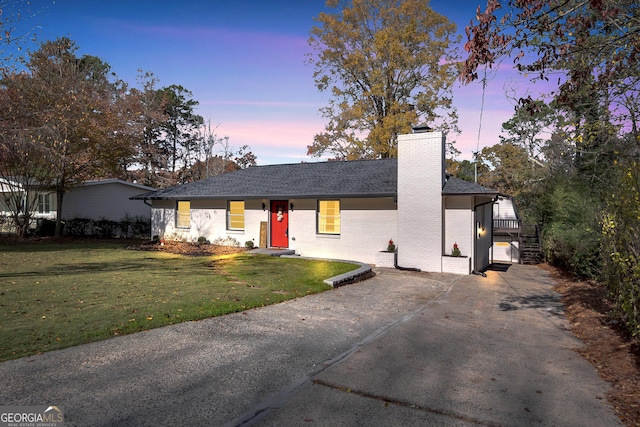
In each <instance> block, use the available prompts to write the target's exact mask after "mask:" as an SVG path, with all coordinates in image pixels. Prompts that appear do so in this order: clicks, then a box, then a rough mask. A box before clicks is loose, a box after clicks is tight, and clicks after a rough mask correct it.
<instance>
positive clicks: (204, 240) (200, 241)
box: [198, 236, 209, 245]
mask: <svg viewBox="0 0 640 427" xmlns="http://www.w3.org/2000/svg"><path fill="white" fill-rule="evenodd" d="M198 243H200V244H201V245H202V244H207V243H209V241H208V240H207V238H206V237H204V236H200V237H198Z"/></svg>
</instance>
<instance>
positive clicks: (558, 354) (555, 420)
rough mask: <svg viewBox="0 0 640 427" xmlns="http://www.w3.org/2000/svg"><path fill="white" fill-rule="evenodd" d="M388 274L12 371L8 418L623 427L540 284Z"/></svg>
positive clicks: (528, 275) (521, 272)
mask: <svg viewBox="0 0 640 427" xmlns="http://www.w3.org/2000/svg"><path fill="white" fill-rule="evenodd" d="M376 272H377V276H376V277H374V278H372V279H369V280H367V281H364V282H360V283H357V284H353V285H348V286H345V287H342V288H338V289H333V290H331V291H328V292H325V293H322V294H318V295H312V296H308V297H305V298H300V299H297V300H294V301H289V302H285V303H282V304H278V305H274V306H269V307H264V308H260V309H255V310H250V311H248V312H244V313H237V314H233V315H228V316H224V317H220V318H214V319H208V320H204V321H200V322H190V323H183V324H180V325H175V326H170V327H165V328H161V329H156V330H153V331H149V332H144V333H139V334H134V335H129V336H124V337H118V338H114V339H111V340H107V341H102V342H99V343H94V344H89V345H84V346H79V347H75V348H69V349H65V350H60V351H54V352H50V353H45V354H42V355H39V356H34V357H29V358H23V359H19V360H13V361H8V362H4V363H0V381H1V383H2V387H1V388H0V405H57V406H58V407H60V408H61V409H62V410H63V412H64V415H65V425H69V426H147V425H148V426H159V425H161V426H186V425H188V426H217V425H274V426H276V425H278V426H282V425H303V424H304V425H309V424H311V425H322V426H325V425H326V426H334V425H348V426H351V425H363V426H364V425H367V426H371V425H380V426H382V425H384V426H388V425H505V426H513V425H559V426H569V425H575V426H589V425H593V426H596V425H597V426H606V425H617V424H618V419H617V418H616V417H615V415H614V414H613V410H612V409H611V408H610V407H609V406H608V404H607V403H606V399H605V398H604V395H605V393H606V390H607V384H606V383H604V382H603V381H602V380H600V379H599V378H598V376H597V374H596V372H595V371H594V369H593V368H592V366H591V365H590V364H589V363H588V362H586V361H585V360H584V359H582V358H581V357H580V356H578V355H577V354H576V353H575V352H574V351H573V350H574V349H575V348H577V347H578V346H580V343H579V341H577V340H576V339H575V338H574V337H573V336H572V335H571V333H570V332H569V331H568V330H567V321H566V319H565V318H564V314H563V311H562V307H561V305H560V303H559V302H558V296H557V295H556V294H555V293H554V292H552V291H551V287H552V286H553V282H552V281H551V279H550V278H549V276H548V275H547V273H546V272H544V271H543V270H540V269H538V268H536V267H531V266H520V265H514V266H511V267H510V268H509V269H508V270H507V271H505V272H496V271H490V272H488V277H486V278H483V277H478V276H455V275H446V274H428V273H415V272H402V271H398V270H392V269H377V270H376Z"/></svg>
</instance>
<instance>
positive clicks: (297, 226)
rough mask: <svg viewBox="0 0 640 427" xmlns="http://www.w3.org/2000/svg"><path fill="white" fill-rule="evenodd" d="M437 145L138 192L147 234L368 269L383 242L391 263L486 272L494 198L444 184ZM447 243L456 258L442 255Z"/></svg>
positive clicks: (455, 182) (420, 139)
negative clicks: (230, 243) (228, 242)
mask: <svg viewBox="0 0 640 427" xmlns="http://www.w3.org/2000/svg"><path fill="white" fill-rule="evenodd" d="M444 142H445V141H444V137H443V135H442V133H440V132H420V131H419V130H418V129H416V130H415V131H414V133H412V134H408V135H400V136H399V137H398V158H397V159H380V160H358V161H349V162H321V163H299V164H284V165H270V166H255V167H250V168H247V169H243V170H239V171H236V172H232V173H227V174H223V175H218V176H214V177H211V178H207V179H204V180H201V181H196V182H192V183H188V184H184V185H179V186H176V187H172V188H167V189H163V190H158V191H154V192H150V193H145V194H140V195H138V196H135V197H133V199H138V200H145V201H146V200H150V201H151V203H152V209H151V217H152V234H154V235H159V236H161V237H164V238H167V239H172V238H179V239H186V240H189V241H195V240H196V239H198V238H199V237H205V238H207V239H208V240H210V241H214V240H217V239H223V240H224V239H229V238H233V239H235V240H236V241H238V242H239V243H240V244H244V243H245V242H247V241H252V242H254V243H255V245H256V246H262V247H265V246H267V247H278V248H289V249H290V250H292V251H295V253H296V254H298V255H301V256H308V257H320V258H332V259H348V260H357V261H361V262H365V263H370V264H374V263H375V262H376V256H377V254H379V253H380V251H384V250H386V248H387V244H388V242H389V240H390V239H393V241H394V243H395V244H396V245H397V264H398V265H399V266H400V267H403V268H417V269H420V270H422V271H433V272H452V273H459V274H469V273H470V272H471V271H473V270H475V271H481V270H483V269H485V268H486V267H487V266H488V265H489V262H490V261H489V256H490V253H489V252H490V248H491V244H492V231H491V230H492V204H493V201H494V199H495V198H496V197H497V195H498V194H497V192H495V191H493V190H490V189H488V188H485V187H482V186H480V185H477V184H473V183H469V182H466V181H462V180H460V179H457V178H454V177H448V176H447V175H446V173H445V171H444ZM454 244H457V246H458V247H459V249H460V251H461V253H462V255H463V257H451V256H449V255H450V254H451V251H452V249H453V246H454Z"/></svg>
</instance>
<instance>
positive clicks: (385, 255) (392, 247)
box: [375, 239, 397, 268]
mask: <svg viewBox="0 0 640 427" xmlns="http://www.w3.org/2000/svg"><path fill="white" fill-rule="evenodd" d="M396 249H397V247H396V244H395V243H393V239H389V242H387V250H386V251H380V252H378V253H376V258H375V261H376V267H388V268H394V267H395V265H396Z"/></svg>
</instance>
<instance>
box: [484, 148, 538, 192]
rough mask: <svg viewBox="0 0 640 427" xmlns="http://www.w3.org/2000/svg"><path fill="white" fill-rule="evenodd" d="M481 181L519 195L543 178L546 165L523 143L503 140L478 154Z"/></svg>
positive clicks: (497, 188)
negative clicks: (529, 153)
mask: <svg viewBox="0 0 640 427" xmlns="http://www.w3.org/2000/svg"><path fill="white" fill-rule="evenodd" d="M478 163H479V164H480V165H479V167H478V169H479V171H480V173H479V174H478V183H479V184H481V185H484V186H486V187H489V188H493V189H494V190H497V191H498V192H500V193H502V194H508V195H510V196H513V197H515V198H518V197H519V196H520V195H521V193H523V192H525V191H527V190H528V189H530V188H531V187H532V186H533V185H535V184H536V183H538V182H540V181H541V180H542V177H544V171H545V170H546V168H545V167H544V165H543V164H541V163H540V162H536V161H535V160H534V159H531V158H530V157H529V155H528V153H527V151H526V150H525V149H524V148H523V147H522V146H520V145H516V144H513V143H510V142H502V143H500V144H496V145H494V146H492V147H485V148H483V149H482V151H481V152H480V153H478Z"/></svg>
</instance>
